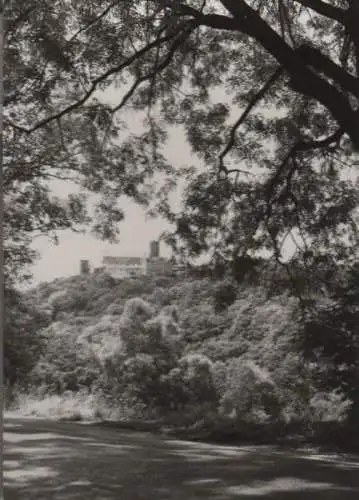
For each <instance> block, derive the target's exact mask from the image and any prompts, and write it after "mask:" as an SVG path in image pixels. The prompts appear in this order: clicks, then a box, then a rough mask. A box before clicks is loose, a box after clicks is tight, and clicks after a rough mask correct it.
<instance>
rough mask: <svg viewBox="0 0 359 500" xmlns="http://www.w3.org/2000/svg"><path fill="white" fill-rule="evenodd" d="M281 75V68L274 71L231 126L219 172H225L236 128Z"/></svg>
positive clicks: (221, 157) (221, 155)
mask: <svg viewBox="0 0 359 500" xmlns="http://www.w3.org/2000/svg"><path fill="white" fill-rule="evenodd" d="M282 73H283V68H282V67H279V68H277V69H276V71H275V72H274V73H273V75H272V76H271V77H270V78H269V80H268V81H267V82H266V83H265V84H264V85H263V87H262V88H261V89H260V90H259V92H257V93H256V94H255V95H254V96H253V97H252V99H251V100H250V101H249V103H248V105H247V107H246V109H245V110H244V112H243V113H242V114H241V116H240V117H239V118H238V120H237V121H236V122H235V123H234V125H233V126H232V128H231V132H230V138H229V141H228V143H227V145H226V147H225V148H224V149H223V151H222V152H221V154H220V155H219V172H222V171H227V169H226V167H225V165H224V158H225V156H226V155H227V154H228V153H229V151H230V150H231V149H232V148H233V146H234V145H235V140H236V132H237V130H238V128H239V127H240V126H241V125H242V123H243V122H244V120H245V119H246V118H247V116H248V115H249V113H250V112H251V111H252V109H253V108H254V107H255V106H256V105H257V104H258V102H259V101H260V100H261V99H262V98H263V97H264V96H265V94H266V93H267V92H268V90H269V89H270V88H271V86H272V85H273V84H274V82H276V80H278V78H279V77H280V76H281V75H282Z"/></svg>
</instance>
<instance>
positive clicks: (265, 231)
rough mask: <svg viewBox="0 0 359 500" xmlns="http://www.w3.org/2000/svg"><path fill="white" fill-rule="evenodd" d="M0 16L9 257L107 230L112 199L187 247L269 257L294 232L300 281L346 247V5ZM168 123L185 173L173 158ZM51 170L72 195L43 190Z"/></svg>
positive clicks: (349, 67)
mask: <svg viewBox="0 0 359 500" xmlns="http://www.w3.org/2000/svg"><path fill="white" fill-rule="evenodd" d="M5 18H6V19H7V24H6V26H5V45H6V47H5V71H4V73H5V75H6V78H5V82H4V87H5V98H4V142H5V151H4V167H5V171H4V185H5V190H6V199H5V202H6V219H5V235H6V241H7V247H6V252H7V253H6V255H7V257H8V262H11V263H16V262H19V261H20V262H22V263H24V262H26V261H28V260H29V258H31V255H29V253H27V252H26V247H27V246H28V243H29V239H30V238H31V237H32V236H33V235H34V233H35V232H36V231H41V232H44V233H50V234H53V232H54V231H56V230H57V229H61V228H64V227H66V228H67V227H72V228H74V229H80V228H83V227H84V226H86V225H88V224H90V226H91V227H92V229H93V231H94V232H95V233H96V234H99V235H100V236H101V237H104V238H110V239H111V238H113V237H114V236H115V235H116V233H117V232H118V222H119V221H120V220H121V218H122V217H123V213H122V210H121V205H120V200H121V197H122V196H123V195H125V196H130V197H131V198H133V199H135V200H136V201H137V202H139V203H143V204H149V203H150V201H151V199H152V200H154V203H153V204H152V205H151V208H152V209H153V210H155V211H156V212H157V213H160V214H161V215H165V216H166V217H168V219H169V220H170V221H171V222H172V223H174V227H175V229H174V232H173V233H172V234H171V235H168V241H169V242H170V243H171V244H173V246H174V247H175V248H176V249H177V250H178V252H180V253H182V254H183V255H186V256H198V255H200V254H202V253H209V254H210V255H211V256H212V257H213V258H214V259H217V260H219V261H226V260H233V259H235V258H237V257H238V256H241V255H243V254H245V253H246V252H253V251H254V252H256V251H258V250H263V249H265V250H266V251H268V252H270V253H271V254H272V255H273V256H274V257H275V258H276V259H277V260H281V259H282V258H283V249H285V248H286V247H287V246H288V242H291V245H292V247H294V251H293V256H292V263H293V265H296V266H299V267H300V268H301V267H302V265H303V263H305V264H306V268H307V271H308V276H311V277H313V273H314V272H315V271H316V269H317V267H318V266H319V267H320V265H323V262H324V266H325V267H327V268H328V267H335V265H336V263H337V262H340V261H343V260H347V259H348V258H350V257H351V256H352V255H353V252H355V251H356V250H357V246H358V238H357V201H358V190H357V185H356V179H355V167H356V166H357V162H358V160H357V152H358V150H359V108H358V102H359V38H358V29H357V27H358V25H359V7H358V2H357V1H356V0H335V1H334V0H333V1H331V2H329V3H328V2H324V1H322V0H294V1H289V0H277V1H275V2H265V1H263V0H246V1H245V0H204V1H202V0H183V1H179V0H168V1H163V0H141V1H138V2H133V1H130V0H112V1H110V0H108V1H106V2H104V3H101V4H99V3H98V2H94V1H92V0H90V1H89V0H87V1H84V0H76V1H75V0H54V1H51V2H50V1H49V0H41V1H38V0H26V1H23V0H22V1H20V0H18V1H15V2H8V4H7V6H6V7H5ZM106 91H111V95H113V102H111V104H109V103H108V102H107V101H105V100H104V99H103V97H104V95H105V94H104V93H105V92H106ZM224 91H225V93H224ZM111 100H112V99H111ZM126 110H129V111H136V112H138V116H139V119H140V120H141V121H142V124H141V125H142V126H141V128H140V129H139V130H138V131H134V130H131V129H130V130H126V127H125V122H126V116H128V115H126V113H125V112H126ZM173 127H175V128H174V130H176V127H180V128H182V129H183V130H184V132H185V136H186V140H187V142H188V144H189V146H190V148H191V149H192V151H193V153H195V155H196V156H197V158H198V160H199V161H198V162H197V164H196V165H195V166H194V168H191V169H188V168H187V169H186V170H185V171H183V170H181V169H174V168H173V167H172V166H170V165H168V162H167V161H166V158H165V156H164V154H163V145H164V144H165V143H166V141H167V139H168V133H169V131H170V130H173ZM201 163H202V166H201ZM158 174H160V175H161V179H162V180H161V182H160V183H158V182H157V184H156V183H155V182H153V181H154V180H157V181H158ZM180 176H182V177H183V178H184V179H185V181H186V189H185V194H184V199H183V205H182V209H181V211H180V212H179V213H176V214H174V213H172V210H171V207H170V203H169V199H168V193H169V191H170V190H171V188H172V187H173V186H174V185H175V183H176V181H177V179H178V177H180ZM52 179H66V180H68V181H71V182H75V183H76V184H78V185H79V186H80V193H81V195H79V194H77V195H72V197H71V198H69V199H68V200H67V202H66V203H65V202H64V201H60V200H56V199H54V198H52V197H51V195H50V193H49V191H48V187H47V186H48V182H49V181H50V180H52ZM156 185H157V187H155V186H156ZM86 191H89V192H92V193H96V195H97V199H98V204H97V208H96V209H95V212H94V214H88V213H86V203H85V200H84V198H83V193H84V192H86ZM154 194H155V195H156V196H154ZM25 212H26V215H25ZM89 215H91V217H90V218H89ZM92 215H93V216H94V217H92ZM319 274H320V273H319Z"/></svg>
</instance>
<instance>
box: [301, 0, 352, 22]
mask: <svg viewBox="0 0 359 500" xmlns="http://www.w3.org/2000/svg"><path fill="white" fill-rule="evenodd" d="M295 1H296V2H298V3H300V4H302V5H304V6H305V7H308V8H309V9H311V10H314V11H315V12H316V13H317V14H320V15H322V16H325V17H328V18H329V19H333V21H337V22H338V23H340V24H345V23H346V20H347V15H346V11H345V10H343V9H340V8H339V7H335V6H334V5H330V4H328V3H326V2H322V0H295Z"/></svg>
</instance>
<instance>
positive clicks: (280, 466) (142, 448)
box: [3, 419, 359, 500]
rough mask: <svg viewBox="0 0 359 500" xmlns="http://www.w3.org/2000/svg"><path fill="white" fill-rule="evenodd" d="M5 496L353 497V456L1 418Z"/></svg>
mask: <svg viewBox="0 0 359 500" xmlns="http://www.w3.org/2000/svg"><path fill="white" fill-rule="evenodd" d="M4 448H5V449H4V457H3V465H4V498H5V500H17V499H27V500H32V499H44V500H45V499H46V500H50V499H53V500H94V499H96V500H113V499H118V500H138V499H146V500H192V499H193V500H195V499H213V500H227V499H228V500H232V499H237V498H238V499H242V500H246V499H247V500H250V499H253V498H254V497H258V498H261V499H271V500H281V499H288V500H299V499H313V500H324V499H338V500H339V499H348V500H351V499H353V500H354V499H358V498H359V457H357V459H355V457H351V458H349V457H348V458H346V459H345V460H344V459H343V458H342V459H339V458H337V459H335V458H334V457H325V456H315V455H310V454H305V453H304V452H298V453H293V452H289V451H282V452H280V451H278V450H275V449H274V448H273V449H272V448H270V447H224V446H223V447H222V446H212V445H207V444H206V445H205V444H196V443H189V442H183V441H175V440H169V439H164V438H160V437H157V436H153V435H148V434H144V433H133V432H127V431H121V430H114V429H110V428H108V427H107V428H105V427H101V426H94V425H81V424H75V423H63V422H60V423H57V422H52V421H43V420H32V419H7V420H6V421H5V432H4Z"/></svg>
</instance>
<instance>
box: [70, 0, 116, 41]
mask: <svg viewBox="0 0 359 500" xmlns="http://www.w3.org/2000/svg"><path fill="white" fill-rule="evenodd" d="M118 2H119V0H115V1H114V2H112V3H110V5H108V6H107V7H106V9H104V10H103V11H102V12H101V13H100V14H99V15H98V16H97V17H95V19H93V20H92V21H91V22H90V23H89V24H86V25H85V26H83V27H82V28H80V29H79V30H78V31H76V33H74V34H73V35H72V37H71V38H70V39H69V40H68V43H71V42H72V41H73V40H74V39H75V38H77V37H78V36H79V34H80V33H83V32H84V31H87V30H88V29H89V28H91V26H93V25H94V24H96V23H97V22H98V21H100V20H101V19H102V18H103V17H105V16H106V15H107V14H108V13H109V12H110V10H111V9H112V8H113V7H114V6H115V5H116V4H118Z"/></svg>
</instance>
